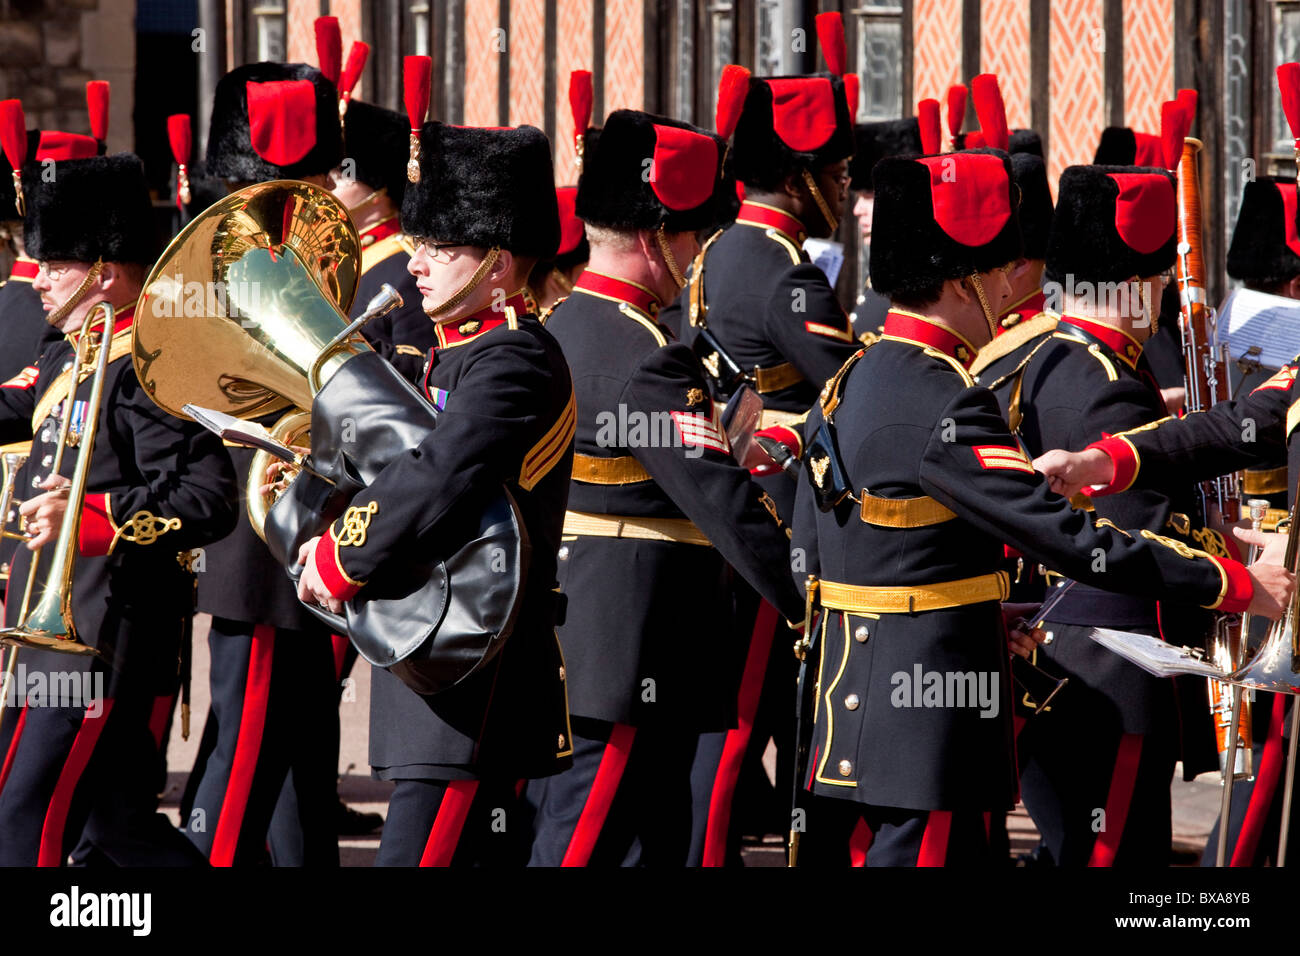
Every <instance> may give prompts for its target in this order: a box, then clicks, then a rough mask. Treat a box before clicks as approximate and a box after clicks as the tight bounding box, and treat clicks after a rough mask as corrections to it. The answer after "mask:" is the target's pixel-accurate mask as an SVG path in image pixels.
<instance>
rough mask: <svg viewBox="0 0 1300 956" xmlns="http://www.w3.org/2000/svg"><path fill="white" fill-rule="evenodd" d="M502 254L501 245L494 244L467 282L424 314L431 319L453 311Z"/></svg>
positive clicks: (476, 286)
mask: <svg viewBox="0 0 1300 956" xmlns="http://www.w3.org/2000/svg"><path fill="white" fill-rule="evenodd" d="M500 256H501V247H500V246H493V247H492V248H491V249H489V250H488V252H487V255H486V256H484V257H483V261H482V262H480V263H479V266H478V268H477V269H475V270H474V274H473V275H472V276H470V277H469V279H468V280H467V281H466V282H465V284H464V285H463V286H461V287H460V288H459V289H457V290H456V291H455V292H453V293H452V294H451V297H450V298H449V299H447V301H446V302H443V303H442V304H441V305H438V306H434V307H433V308H432V309H426V310H425V312H424V314H425V315H427V316H428V317H429V318H431V319H432V318H436V317H437V316H439V315H442V314H443V313H444V312H449V311H451V310H452V309H454V308H456V306H458V305H460V304H461V303H462V302H464V301H465V299H466V298H467V297H468V296H469V294H470V293H471V292H473V291H474V290H475V289H476V288H478V284H479V283H480V282H482V281H483V279H484V278H485V277H486V276H487V274H488V272H490V271H491V269H492V267H493V266H494V265H496V261H497V259H498V258H499V257H500Z"/></svg>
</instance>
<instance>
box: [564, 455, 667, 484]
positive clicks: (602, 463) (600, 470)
mask: <svg viewBox="0 0 1300 956" xmlns="http://www.w3.org/2000/svg"><path fill="white" fill-rule="evenodd" d="M573 480H574V481H581V482H585V483H586V484H589V485H630V484H632V483H633V482H637V481H649V480H650V472H648V471H646V470H645V468H643V467H642V466H641V462H639V461H637V460H636V459H635V458H633V457H632V456H631V455H623V456H621V457H619V458H597V457H596V456H594V455H582V454H577V453H575V454H574V456H573Z"/></svg>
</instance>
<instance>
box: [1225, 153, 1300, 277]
mask: <svg viewBox="0 0 1300 956" xmlns="http://www.w3.org/2000/svg"><path fill="white" fill-rule="evenodd" d="M1228 275H1230V276H1232V278H1234V279H1237V280H1238V281H1240V282H1246V283H1248V284H1251V285H1256V286H1265V287H1266V286H1273V285H1276V284H1277V283H1279V282H1285V281H1287V280H1288V279H1292V278H1294V277H1295V276H1298V275H1300V236H1298V235H1297V229H1296V181H1295V180H1294V179H1284V178H1282V177H1277V176H1261V177H1260V178H1259V179H1256V180H1254V181H1253V182H1248V183H1246V190H1245V192H1243V193H1242V196H1241V211H1240V212H1238V213H1237V225H1236V226H1235V227H1234V228H1233V230H1232V243H1231V245H1229V246H1228Z"/></svg>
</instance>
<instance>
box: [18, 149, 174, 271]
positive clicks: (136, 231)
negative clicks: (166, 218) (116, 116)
mask: <svg viewBox="0 0 1300 956" xmlns="http://www.w3.org/2000/svg"><path fill="white" fill-rule="evenodd" d="M44 170H45V167H44V166H42V165H40V164H38V163H35V162H28V163H25V164H24V165H23V197H24V200H25V202H26V205H27V215H26V217H25V218H24V219H23V235H24V241H25V242H26V244H27V255H29V256H30V257H31V258H33V259H40V260H44V261H51V260H54V261H57V260H67V261H70V262H94V261H95V260H96V259H103V260H104V261H105V262H135V263H140V264H142V265H150V264H152V263H153V261H154V260H155V259H156V258H157V257H158V252H159V247H158V231H157V227H156V226H155V224H154V214H153V203H152V201H151V200H150V198H149V186H148V183H147V182H146V181H145V177H144V164H143V163H141V162H140V158H139V157H138V156H136V155H135V154H134V153H117V154H116V155H113V156H95V157H92V158H90V159H69V160H64V161H61V162H56V163H55V164H54V175H53V176H46V175H43V172H44ZM47 180H48V181H47Z"/></svg>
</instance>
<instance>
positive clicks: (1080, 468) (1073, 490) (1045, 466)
mask: <svg viewBox="0 0 1300 956" xmlns="http://www.w3.org/2000/svg"><path fill="white" fill-rule="evenodd" d="M1034 470H1035V471H1040V472H1042V474H1043V477H1044V478H1046V479H1047V487H1049V488H1050V489H1052V491H1054V492H1056V493H1057V494H1058V495H1061V496H1062V497H1065V498H1073V497H1074V496H1075V495H1077V494H1078V493H1079V492H1080V491H1082V490H1083V489H1084V488H1088V487H1091V486H1092V485H1107V484H1110V480H1111V477H1112V476H1113V475H1114V474H1115V463H1114V462H1113V461H1111V460H1110V456H1109V455H1107V454H1106V453H1105V452H1104V451H1102V450H1101V449H1098V448H1091V449H1086V450H1084V451H1062V450H1061V449H1059V448H1055V449H1053V450H1051V451H1049V452H1046V453H1044V454H1042V455H1039V456H1038V457H1037V458H1035V459H1034Z"/></svg>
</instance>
